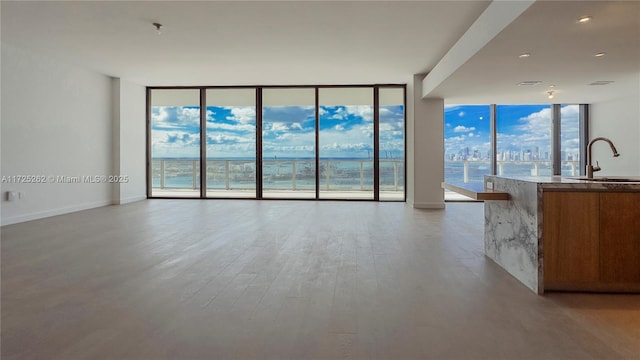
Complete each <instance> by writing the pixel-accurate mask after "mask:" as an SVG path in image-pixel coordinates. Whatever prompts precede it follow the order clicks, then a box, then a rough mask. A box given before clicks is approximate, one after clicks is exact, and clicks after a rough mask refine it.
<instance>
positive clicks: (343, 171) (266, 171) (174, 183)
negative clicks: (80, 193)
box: [152, 159, 404, 191]
mask: <svg viewBox="0 0 640 360" xmlns="http://www.w3.org/2000/svg"><path fill="white" fill-rule="evenodd" d="M319 165H320V166H319V167H320V187H321V188H322V189H326V188H327V183H328V184H329V189H330V190H344V191H359V190H373V160H369V159H323V160H321V161H320V164H319ZM162 166H163V167H164V187H165V188H181V189H193V188H195V189H197V188H199V184H200V175H199V174H200V162H199V161H198V160H194V159H162V160H160V159H154V160H153V161H152V186H153V187H156V188H157V187H161V167H162ZM255 166H256V165H255V161H254V160H252V159H234V160H228V161H227V160H207V188H209V189H226V188H227V182H228V187H229V188H230V189H236V190H243V189H255V183H256V181H255V176H256V171H255ZM294 167H295V175H296V176H295V185H294V178H293V173H294ZM262 171H263V180H262V181H263V188H264V189H270V190H287V189H290V190H293V189H294V186H295V189H296V190H313V189H315V160H313V159H278V160H275V159H273V160H263V169H262ZM227 174H228V177H227ZM396 184H397V186H396ZM380 188H381V190H396V189H397V190H399V191H401V190H402V189H403V188H404V161H403V160H386V159H382V160H380Z"/></svg>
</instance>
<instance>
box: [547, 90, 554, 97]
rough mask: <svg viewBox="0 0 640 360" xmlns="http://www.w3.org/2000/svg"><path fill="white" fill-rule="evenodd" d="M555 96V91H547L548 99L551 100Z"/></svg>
mask: <svg viewBox="0 0 640 360" xmlns="http://www.w3.org/2000/svg"><path fill="white" fill-rule="evenodd" d="M555 94H556V92H555V91H553V90H549V91H547V97H548V98H549V99H553V97H554V96H555Z"/></svg>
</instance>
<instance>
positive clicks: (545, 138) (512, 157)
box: [444, 104, 588, 199]
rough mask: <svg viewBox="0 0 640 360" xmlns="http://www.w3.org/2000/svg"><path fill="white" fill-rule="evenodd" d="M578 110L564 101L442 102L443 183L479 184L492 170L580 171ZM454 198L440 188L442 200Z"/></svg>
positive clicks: (522, 172)
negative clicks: (563, 102)
mask: <svg viewBox="0 0 640 360" xmlns="http://www.w3.org/2000/svg"><path fill="white" fill-rule="evenodd" d="M492 107H493V109H495V111H494V112H492ZM582 111H583V110H582V106H580V105H566V104H552V105H537V104H522V105H447V106H445V135H444V143H445V182H447V183H451V184H456V183H466V184H469V183H477V185H480V186H482V181H483V178H484V175H489V174H492V173H495V174H497V175H503V176H545V175H547V176H548V175H564V176H578V175H580V173H581V170H582V169H581V168H580V153H581V149H583V148H584V146H585V145H584V144H585V139H582V138H581V136H585V137H586V136H588V134H586V132H585V135H581V134H580V128H581V127H582V126H581V122H582V121H586V120H585V119H586V118H585V116H583V115H584V114H581V112H582ZM492 122H493V123H494V124H495V128H494V129H495V130H493V131H494V132H493V133H492V130H491V123H492ZM492 138H493V139H495V140H492ZM554 140H555V141H554ZM554 144H555V145H554ZM554 146H555V148H554ZM494 147H495V149H496V151H495V156H494V155H493V150H492V149H494ZM554 162H555V163H556V164H555V167H554ZM472 186H473V184H472ZM456 198H460V196H459V195H456V194H452V193H447V192H445V199H456Z"/></svg>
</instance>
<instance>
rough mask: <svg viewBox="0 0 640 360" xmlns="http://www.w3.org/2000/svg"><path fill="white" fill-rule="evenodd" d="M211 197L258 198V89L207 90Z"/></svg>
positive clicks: (207, 133)
mask: <svg viewBox="0 0 640 360" xmlns="http://www.w3.org/2000/svg"><path fill="white" fill-rule="evenodd" d="M206 104H207V122H206V136H207V152H206V154H207V156H206V159H207V170H206V174H207V177H206V179H207V197H230V198H238V197H242V198H246V197H249V198H254V197H255V196H256V89H255V88H248V89H227V88H223V89H207V90H206Z"/></svg>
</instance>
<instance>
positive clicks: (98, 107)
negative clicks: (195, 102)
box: [0, 43, 144, 224]
mask: <svg viewBox="0 0 640 360" xmlns="http://www.w3.org/2000/svg"><path fill="white" fill-rule="evenodd" d="M1 89H2V97H3V99H2V100H3V101H2V134H1V136H2V143H1V146H2V152H1V153H2V154H1V156H2V161H1V164H2V167H1V169H0V172H1V175H2V176H3V177H11V176H18V175H38V176H45V177H47V183H45V184H28V183H8V181H7V178H5V181H4V182H3V183H2V186H1V189H2V196H3V198H2V224H10V223H15V222H20V221H26V220H31V219H37V218H42V217H46V216H52V215H57V214H62V213H67V212H71V211H77V210H82V209H87V208H92V207H97V206H103V205H108V204H110V203H111V196H112V186H111V185H110V184H108V183H54V181H53V180H52V178H51V177H56V176H80V177H82V176H95V175H99V176H102V175H105V176H108V175H111V174H112V164H113V161H112V136H111V132H112V109H111V106H112V103H111V79H110V78H109V77H107V76H105V75H102V74H98V73H96V72H92V71H89V70H85V69H81V68H78V67H74V66H70V65H67V64H63V63H61V62H59V61H57V60H55V59H51V58H48V57H46V56H41V55H35V54H30V53H27V52H25V51H22V50H20V49H18V48H16V47H13V46H12V45H9V44H6V43H3V44H2V85H1ZM141 142H143V141H141ZM143 169H144V167H143ZM9 190H11V191H17V192H22V193H23V197H22V199H18V200H16V201H12V202H9V201H6V194H5V192H6V191H9Z"/></svg>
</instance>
